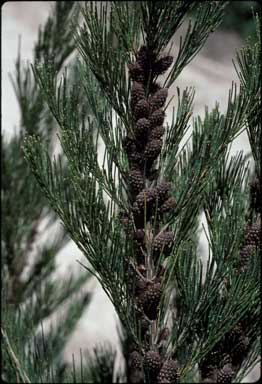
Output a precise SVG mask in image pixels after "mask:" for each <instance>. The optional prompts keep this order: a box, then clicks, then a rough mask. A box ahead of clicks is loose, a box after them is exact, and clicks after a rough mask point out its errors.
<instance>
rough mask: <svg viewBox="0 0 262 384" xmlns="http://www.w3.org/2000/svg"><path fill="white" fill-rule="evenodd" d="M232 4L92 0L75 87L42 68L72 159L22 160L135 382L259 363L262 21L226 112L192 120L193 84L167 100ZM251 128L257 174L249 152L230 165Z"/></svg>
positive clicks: (193, 376) (225, 374) (77, 32)
mask: <svg viewBox="0 0 262 384" xmlns="http://www.w3.org/2000/svg"><path fill="white" fill-rule="evenodd" d="M226 5H227V3H226V2H189V1H176V2H171V1H163V2H162V1H159V2H150V1H141V2H140V1H139V2H114V1H113V2H87V3H86V4H85V5H84V6H82V8H81V15H82V22H81V23H79V22H75V21H74V20H72V25H71V26H68V28H70V27H71V28H72V33H73V36H74V39H75V43H76V45H77V48H78V52H79V60H78V64H77V67H76V68H77V69H76V71H77V74H78V76H77V77H76V80H75V82H74V84H72V83H70V81H69V80H68V73H67V72H66V71H65V72H64V74H62V75H61V73H60V72H59V71H58V68H57V67H56V65H55V53H54V54H53V55H49V54H48V53H47V54H46V55H45V57H44V59H43V60H39V61H38V62H36V63H34V65H33V66H32V70H33V72H34V76H35V79H36V81H37V83H38V86H39V89H40V90H41V94H42V95H43V97H44V99H45V101H46V104H47V105H48V107H49V110H50V111H51V113H52V115H53V117H54V118H55V119H56V121H57V123H58V125H59V128H60V129H59V139H60V143H61V149H62V153H63V156H65V158H61V156H59V155H58V156H57V157H56V158H55V159H53V160H51V158H50V155H49V153H48V151H47V150H46V148H45V144H44V142H43V140H42V138H41V137H40V136H38V135H34V134H30V133H29V135H28V136H27V137H26V140H25V141H24V154H25V157H26V159H27V161H28V163H29V165H30V167H31V170H32V172H33V174H34V176H35V178H36V180H37V182H38V184H39V186H40V187H41V189H42V191H43V193H44V195H45V197H46V198H47V200H48V201H49V203H50V206H51V207H52V208H53V210H54V211H55V212H56V213H57V214H58V216H59V217H60V219H61V221H62V222H63V224H64V227H65V229H66V231H67V232H68V234H69V235H70V236H71V238H72V240H74V242H75V243H76V244H77V246H78V247H79V249H80V250H81V251H82V252H83V254H84V255H85V256H86V259H87V262H88V263H86V264H85V265H83V264H82V265H83V267H84V268H85V269H86V270H87V271H89V272H90V273H92V275H93V276H95V277H96V278H97V279H98V281H99V282H100V283H101V285H102V287H103V289H104V291H105V292H106V294H107V295H108V297H109V299H110V300H111V301H112V303H113V305H114V307H115V309H116V311H117V314H118V316H119V320H120V325H121V329H120V330H119V334H120V338H121V342H122V346H123V355H124V358H125V362H126V367H125V368H126V369H125V378H124V379H122V380H123V381H124V382H130V383H176V382H181V383H183V382H184V383H189V382H218V383H231V382H235V381H241V380H242V378H243V377H244V376H245V375H246V374H247V372H248V371H249V370H250V369H251V368H252V367H253V366H254V364H256V363H257V362H258V360H259V354H260V352H259V351H260V326H259V318H260V300H259V296H260V295H259V280H260V259H259V248H260V241H259V240H260V232H261V208H260V206H261V204H260V201H261V166H260V164H261V137H262V136H261V128H260V124H261V123H260V120H261V119H260V118H259V115H260V110H261V108H260V107H261V104H260V103H261V98H260V86H261V71H260V69H261V67H260V66H261V64H260V60H259V58H260V51H261V42H260V33H259V25H260V15H259V14H257V15H255V16H254V23H255V24H256V28H257V39H256V41H255V43H254V40H252V42H251V41H247V43H246V46H245V47H244V48H243V50H242V51H241V52H240V53H239V54H238V55H237V60H236V63H235V66H236V70H237V73H238V75H239V80H240V85H239V86H237V85H236V84H233V85H232V88H231V90H230V91H229V96H228V104H227V109H226V111H225V113H222V112H221V111H220V108H219V106H218V104H216V105H215V106H214V108H213V109H212V110H211V111H210V110H208V109H207V108H206V109H205V113H204V117H202V118H201V117H199V116H193V100H194V90H193V89H192V88H187V89H184V90H180V89H178V88H177V95H176V98H175V99H174V98H173V97H171V95H170V88H171V86H172V85H176V81H177V79H178V77H179V75H180V74H181V72H182V71H183V69H184V68H185V67H186V66H187V65H188V64H189V63H190V61H191V60H192V59H193V58H194V57H195V55H196V54H197V53H198V52H199V50H200V49H201V47H202V46H203V45H204V43H205V41H206V40H207V38H208V36H209V34H210V33H212V32H213V31H214V30H215V29H216V28H217V27H218V26H219V24H220V23H221V21H222V19H223V13H224V9H225V7H226ZM192 14H193V15H194V18H193V19H192V20H191V19H190V17H191V15H192ZM184 23H185V24H186V25H187V27H186V32H185V34H184V36H183V37H180V40H179V44H178V49H177V51H176V53H175V54H171V52H173V50H172V49H171V48H172V45H173V39H174V38H175V39H176V36H177V35H176V32H178V33H179V28H180V26H181V25H182V24H184ZM174 35H175V36H174ZM83 101H84V102H83ZM171 106H172V107H173V110H172V118H171V120H170V121H169V122H168V121H167V108H170V107H171ZM203 108H204V106H203ZM192 116H193V117H192ZM190 124H192V130H191V129H190ZM244 130H246V131H247V133H248V137H249V141H250V146H251V150H252V158H253V160H254V170H250V167H249V164H248V162H247V157H245V156H244V155H243V153H242V152H239V153H237V154H236V155H235V156H231V155H230V146H231V143H232V141H233V140H234V139H235V138H236V137H237V136H238V135H239V134H240V133H241V132H243V131H244ZM64 169H66V173H65V172H63V170H64ZM65 184H66V188H65ZM200 215H204V216H205V218H206V222H207V225H206V226H205V227H204V230H205V233H206V238H207V241H208V255H207V260H206V262H205V260H204V258H203V255H202V254H201V253H200V251H199V247H198V243H199V219H200ZM101 361H103V360H100V363H101ZM103 365H105V360H104V363H102V364H100V367H101V372H102V371H103V369H102V368H103ZM120 376H121V375H120V374H119V373H118V372H115V373H114V378H113V380H114V381H115V382H117V381H121V380H120ZM99 377H100V381H102V382H103V380H102V379H101V377H102V376H99ZM97 381H99V380H97Z"/></svg>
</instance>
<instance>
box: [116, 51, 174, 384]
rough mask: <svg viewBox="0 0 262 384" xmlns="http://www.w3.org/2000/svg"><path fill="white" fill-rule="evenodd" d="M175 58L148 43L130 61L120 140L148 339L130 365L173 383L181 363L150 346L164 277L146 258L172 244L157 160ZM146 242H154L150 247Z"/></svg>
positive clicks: (139, 304)
mask: <svg viewBox="0 0 262 384" xmlns="http://www.w3.org/2000/svg"><path fill="white" fill-rule="evenodd" d="M172 62H173V57H172V56H163V57H160V58H159V57H157V55H156V54H155V52H154V50H153V49H152V48H150V49H149V48H148V47H147V46H145V45H143V46H142V47H141V48H140V49H139V50H138V52H137V54H136V61H135V62H134V63H132V64H130V65H129V66H128V69H129V76H130V79H131V98H130V108H131V116H132V126H131V127H130V131H128V133H127V135H126V137H124V138H123V140H122V146H123V149H124V151H125V153H126V156H127V159H128V164H129V170H128V172H127V174H126V175H127V180H128V188H129V192H130V193H129V202H130V207H131V208H130V211H129V212H128V213H125V214H124V215H123V217H122V220H123V222H124V227H125V231H126V233H128V234H129V236H130V235H131V237H132V238H133V240H134V255H135V259H136V263H137V273H136V272H135V271H134V269H133V268H130V273H129V272H128V277H130V282H132V284H130V285H129V289H130V293H131V294H132V296H133V298H134V302H135V306H136V314H137V320H138V324H139V329H140V331H139V332H140V336H141V338H142V343H143V345H144V355H143V356H142V354H141V352H138V351H133V352H132V353H131V355H130V365H129V366H130V367H131V369H132V368H133V369H134V370H136V371H137V375H136V376H138V377H140V375H139V374H138V373H139V372H140V373H141V369H142V370H143V373H144V375H145V377H148V379H149V381H150V382H155V383H158V382H159V383H164V382H167V383H175V382H176V380H177V377H178V375H177V365H176V364H175V363H174V362H173V360H166V358H165V356H160V355H159V353H160V351H157V350H154V351H153V350H151V349H150V348H151V347H152V345H149V332H148V331H149V330H150V329H151V328H150V324H152V322H154V321H155V320H156V319H157V316H158V313H159V304H160V299H161V295H162V281H161V273H159V272H157V274H156V275H155V276H154V277H152V273H151V274H149V273H148V270H147V268H149V267H148V264H147V263H146V262H145V261H146V259H145V258H146V257H147V256H148V252H151V255H150V256H151V262H152V263H153V264H154V265H153V268H154V266H155V263H156V262H157V260H159V256H160V254H164V255H165V257H167V256H169V254H170V252H171V249H172V246H173V244H174V233H173V232H172V231H171V230H170V229H169V228H166V229H165V230H164V231H163V230H162V231H161V228H159V224H158V223H159V220H158V219H161V218H163V215H165V214H167V213H169V212H171V211H172V210H173V209H174V208H175V205H176V201H175V199H174V197H172V196H171V183H169V182H167V181H165V180H162V181H160V182H159V183H156V179H157V177H158V169H156V160H157V158H158V157H159V155H160V153H161V150H162V146H163V137H164V134H165V128H164V126H163V123H164V119H165V112H164V107H165V103H166V100H167V96H168V90H167V89H165V88H162V87H161V86H160V84H159V83H158V82H156V80H157V77H158V76H159V75H162V74H164V73H165V71H166V70H167V69H168V68H169V67H170V65H171V64H172ZM148 185H149V186H150V185H151V186H150V187H149V186H148ZM152 185H154V186H152ZM153 220H154V222H156V223H157V224H156V228H155V230H154V233H153V231H150V233H149V232H148V230H147V228H148V226H147V223H152V222H153ZM148 244H151V245H150V246H149V247H148ZM149 250H150V251H149ZM161 268H162V269H163V266H160V270H161V271H162V269H161ZM138 272H139V273H138ZM149 276H151V278H149ZM155 347H156V346H155ZM155 347H154V348H155ZM156 348H157V347H156ZM141 359H142V360H141ZM141 361H142V368H141Z"/></svg>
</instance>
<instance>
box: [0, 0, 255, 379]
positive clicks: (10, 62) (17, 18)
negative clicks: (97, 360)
mask: <svg viewBox="0 0 262 384" xmlns="http://www.w3.org/2000/svg"><path fill="white" fill-rule="evenodd" d="M52 3H54V2H50V1H38V2H36V1H32V2H27V1H17V2H16V1H12V2H6V3H4V4H3V5H2V8H1V17H2V31H1V32H2V34H1V39H2V41H1V42H2V52H1V53H2V55H1V58H2V59H1V65H2V72H1V76H2V78H1V80H2V90H1V92H2V94H1V96H2V98H1V106H2V116H1V119H2V121H1V123H2V132H3V133H4V135H6V136H11V135H13V134H14V133H15V131H16V130H17V129H18V128H19V109H18V105H17V101H16V98H15V94H14V91H13V88H12V85H11V82H10V79H9V73H14V69H15V64H14V63H15V60H16V57H17V53H18V37H19V36H21V57H22V59H23V61H24V62H25V63H26V62H27V61H28V62H30V61H31V59H32V47H33V44H34V42H35V41H36V38H37V32H38V28H39V26H40V25H41V24H43V23H44V22H45V20H46V19H47V17H48V14H49V10H50V7H51V6H52ZM252 7H253V9H254V10H257V9H258V7H259V4H258V2H255V1H231V2H230V3H229V5H228V7H227V8H226V12H225V18H224V21H223V23H222V24H221V26H220V27H219V29H218V30H217V31H215V32H214V33H213V34H212V35H211V36H210V37H209V38H208V40H207V43H206V45H205V46H204V48H203V49H202V50H201V51H200V53H199V54H198V55H197V56H196V58H195V59H194V60H193V61H192V62H191V63H190V64H189V65H188V66H187V67H186V69H185V70H184V71H183V72H182V74H181V75H180V77H179V79H178V81H177V83H176V84H175V87H180V89H183V88H185V87H187V86H194V87H195V90H196V96H195V101H194V114H195V115H197V114H200V115H202V114H203V113H204V108H205V105H207V106H208V107H210V108H212V107H213V106H214V104H215V102H216V101H218V102H219V104H220V107H221V110H222V112H223V111H224V110H225V108H226V105H227V96H228V91H229V89H230V87H231V83H232V80H234V81H236V82H238V80H237V76H236V73H235V69H234V66H233V63H232V59H233V58H234V57H235V53H236V50H238V49H240V48H241V46H242V45H243V43H244V40H245V39H246V38H247V37H248V36H249V35H251V37H252V35H253V34H254V24H253V19H252ZM192 16H194V15H192ZM175 87H174V89H173V90H171V92H170V93H171V94H172V92H175ZM169 112H171V110H170V111H169ZM167 118H168V119H169V118H171V117H170V115H169V114H168V116H167ZM238 150H244V152H249V144H248V140H247V136H246V134H242V135H240V136H239V137H238V138H237V139H236V140H235V142H234V143H233V146H232V153H233V152H235V151H238ZM201 246H202V248H203V251H204V250H205V240H204V239H203V241H202V244H201ZM82 258H83V257H82V255H81V254H80V251H79V250H78V249H77V247H76V246H75V245H74V243H73V242H70V243H69V244H68V246H66V248H64V249H63V251H62V252H61V253H60V254H59V255H58V257H57V266H58V273H61V274H62V275H63V274H66V272H67V270H68V268H69V267H70V269H72V268H74V269H75V270H76V271H77V269H78V268H79V265H78V264H77V263H76V259H80V260H81V259H82ZM89 289H90V290H91V291H92V292H93V299H92V302H91V305H90V306H89V307H88V310H87V311H86V312H85V313H84V315H83V317H82V318H81V320H80V321H79V323H78V325H77V328H76V330H75V332H74V334H73V336H72V338H71V340H70V341H69V343H68V345H67V347H66V350H65V357H66V359H68V361H71V358H72V353H75V354H76V356H78V355H79V349H80V348H82V349H85V348H92V347H93V345H95V344H96V343H97V342H100V341H105V340H107V341H109V342H110V343H112V344H113V345H114V346H115V347H116V348H117V349H118V353H119V357H120V362H121V353H120V350H119V345H118V335H117V330H116V318H117V316H116V314H115V311H114V308H113V307H112V304H111V303H110V302H109V300H108V299H107V297H106V295H105V294H104V293H103V291H102V290H101V288H100V286H99V284H98V283H97V282H96V281H92V284H91V286H89ZM258 375H259V369H258V368H257V369H255V370H253V371H252V372H251V374H250V375H249V376H248V377H247V378H246V379H245V380H244V382H253V381H256V380H257V378H258Z"/></svg>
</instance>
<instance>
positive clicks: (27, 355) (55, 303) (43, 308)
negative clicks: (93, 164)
mask: <svg viewBox="0 0 262 384" xmlns="http://www.w3.org/2000/svg"><path fill="white" fill-rule="evenodd" d="M73 14H75V15H76V17H77V11H76V6H75V3H74V2H57V3H56V4H55V7H54V8H53V12H52V15H51V16H50V17H49V18H48V20H47V23H46V25H45V26H44V30H43V31H42V30H41V29H40V31H39V35H38V40H37V43H36V45H35V47H34V62H35V63H37V62H38V61H40V62H41V61H43V60H44V59H45V58H47V57H53V58H54V65H55V67H56V71H60V70H61V68H62V65H63V63H64V61H65V60H66V59H68V57H69V56H70V55H71V53H72V52H73V50H74V49H75V44H74V41H73V38H72V35H71V33H70V30H69V28H68V23H69V21H70V19H71V17H72V15H73ZM71 72H72V73H70V81H74V80H75V74H74V73H73V71H71ZM11 79H12V83H13V86H14V90H15V93H16V96H17V100H18V104H19V107H20V112H21V125H20V131H19V132H18V133H17V134H15V135H14V136H13V137H12V138H11V139H10V140H9V141H8V140H6V139H5V137H4V136H1V171H2V176H1V181H2V182H1V205H2V211H1V219H2V221H3V223H4V225H3V226H2V231H1V234H2V239H1V251H2V261H1V266H2V273H1V277H2V282H3V285H2V291H1V294H2V303H1V311H2V321H1V333H2V336H3V340H4V343H3V348H2V352H3V369H2V378H3V379H4V380H6V381H8V382H20V381H22V382H41V381H42V382H56V379H55V378H54V375H56V374H58V373H59V372H60V371H61V369H62V368H63V365H64V363H63V355H62V353H63V349H64V346H65V343H66V342H67V340H68V338H69V336H70V335H71V333H72V331H73V330H74V328H75V325H76V323H77V321H78V320H79V318H80V317H81V315H82V313H83V310H84V309H85V308H86V306H87V305H88V303H89V300H90V295H89V294H84V295H83V294H82V295H78V296H76V293H79V291H81V289H82V287H83V285H84V284H86V282H87V281H88V279H89V278H90V274H88V273H82V274H81V275H80V276H74V275H73V274H72V275H70V276H69V277H67V278H66V279H64V278H63V281H59V282H58V281H57V278H56V277H55V271H56V263H55V261H56V260H55V258H56V256H57V254H58V252H59V251H61V250H62V249H63V248H64V246H65V245H66V244H67V243H68V241H69V237H68V236H67V235H66V233H65V231H64V230H63V229H60V231H58V230H57V229H56V226H57V224H58V222H57V217H56V216H55V214H54V212H53V211H52V210H51V209H50V207H49V205H48V204H47V200H46V198H45V197H44V195H43V194H42V192H41V190H40V188H39V186H38V184H37V183H36V181H35V179H34V178H33V177H32V173H31V171H30V169H29V167H28V164H27V163H26V162H25V160H24V158H23V153H22V143H23V140H24V137H25V134H29V135H31V134H33V133H34V134H38V135H40V136H41V138H42V140H43V142H45V147H46V149H47V151H48V152H49V153H50V154H52V152H53V150H54V134H55V131H56V129H57V126H56V124H55V120H54V118H53V117H52V115H51V114H50V112H49V110H48V109H47V108H46V106H45V104H44V99H43V96H42V94H41V92H40V90H39V88H38V87H37V84H36V82H35V80H34V77H33V73H31V71H30V68H28V67H23V66H22V64H21V55H20V50H19V53H18V58H17V61H16V72H15V76H13V77H11ZM62 172H63V174H64V175H65V174H66V170H65V168H63V169H62ZM64 186H66V185H65V184H64ZM44 231H52V232H53V236H50V235H49V238H48V240H45V242H44V243H42V244H40V243H39V241H40V240H41V236H42V234H43V232H44ZM28 264H30V267H29V266H28ZM72 298H73V301H72V302H70V300H71V299H72ZM62 306H65V309H64V318H63V322H62V323H60V324H59V325H58V326H57V327H53V328H52V330H50V331H49V332H47V333H45V334H42V333H41V332H40V333H39V331H38V328H39V326H40V324H41V323H42V321H44V320H45V319H47V318H48V317H49V316H50V315H53V314H54V313H55V312H56V310H57V309H59V308H60V309H61V307H62ZM66 307H67V309H66ZM46 341H47V343H46ZM39 345H45V349H44V350H43V348H42V349H41V348H40V347H39Z"/></svg>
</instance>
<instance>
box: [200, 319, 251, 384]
mask: <svg viewBox="0 0 262 384" xmlns="http://www.w3.org/2000/svg"><path fill="white" fill-rule="evenodd" d="M249 344H250V342H249V338H248V337H246V336H245V327H244V326H243V325H242V324H241V323H239V324H237V325H236V326H235V327H234V328H233V329H232V330H231V331H229V332H227V333H226V334H225V336H224V338H223V339H222V340H221V341H220V342H219V343H218V344H216V345H215V347H214V348H213V349H212V350H211V352H209V353H208V354H207V355H206V356H205V358H204V359H203V360H202V362H201V364H200V370H201V375H202V378H203V379H208V378H212V377H213V375H214V372H216V373H217V382H218V383H231V382H232V379H233V377H234V375H235V372H236V371H237V369H238V367H239V366H240V365H241V363H242V361H243V359H244V358H245V357H246V356H247V353H248V348H249Z"/></svg>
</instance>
